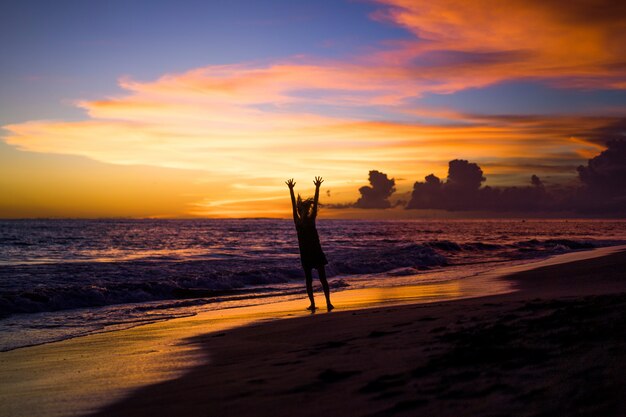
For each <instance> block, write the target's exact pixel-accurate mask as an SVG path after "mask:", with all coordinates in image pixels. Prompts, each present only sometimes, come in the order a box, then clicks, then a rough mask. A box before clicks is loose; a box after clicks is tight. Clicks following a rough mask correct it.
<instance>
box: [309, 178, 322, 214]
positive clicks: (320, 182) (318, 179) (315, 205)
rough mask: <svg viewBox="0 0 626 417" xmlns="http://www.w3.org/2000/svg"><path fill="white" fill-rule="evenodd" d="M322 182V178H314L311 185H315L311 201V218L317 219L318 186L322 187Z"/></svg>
mask: <svg viewBox="0 0 626 417" xmlns="http://www.w3.org/2000/svg"><path fill="white" fill-rule="evenodd" d="M323 182H324V180H323V179H322V177H315V181H313V184H315V198H314V199H313V213H311V214H312V215H313V218H316V217H317V203H318V201H319V199H320V185H322V183H323Z"/></svg>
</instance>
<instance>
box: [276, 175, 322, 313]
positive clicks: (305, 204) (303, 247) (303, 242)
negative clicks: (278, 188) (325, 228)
mask: <svg viewBox="0 0 626 417" xmlns="http://www.w3.org/2000/svg"><path fill="white" fill-rule="evenodd" d="M322 182H324V180H323V179H322V177H315V181H313V184H315V197H314V198H307V199H306V200H302V198H301V197H300V194H298V200H297V201H296V197H295V195H294V193H293V187H294V186H295V185H296V183H295V182H294V181H293V178H292V179H290V180H287V181H285V184H287V186H288V187H289V193H290V194H291V207H292V209H293V221H294V223H295V224H296V231H297V232H298V246H300V261H301V262H302V268H304V275H305V276H306V292H307V294H308V296H309V300H311V305H310V306H309V307H308V308H307V310H311V312H315V299H314V298H313V275H312V274H313V268H315V269H317V273H318V275H319V278H320V281H321V283H322V288H323V289H324V296H325V297H326V307H327V308H328V311H330V310H332V309H333V308H334V307H333V305H332V304H331V303H330V290H329V288H328V280H327V279H326V269H325V267H324V265H326V264H328V261H327V260H326V255H325V254H324V251H322V245H321V244H320V237H319V235H318V234H317V228H316V227H315V218H316V217H317V203H318V201H319V196H320V185H322Z"/></svg>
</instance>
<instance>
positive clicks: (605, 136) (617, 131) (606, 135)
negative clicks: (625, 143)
mask: <svg viewBox="0 0 626 417" xmlns="http://www.w3.org/2000/svg"><path fill="white" fill-rule="evenodd" d="M585 137H586V138H587V139H588V140H590V141H592V142H595V143H599V144H601V145H603V146H608V142H610V141H614V140H616V139H617V140H619V138H626V118H621V119H616V120H613V121H611V122H610V123H607V124H606V125H604V126H601V127H597V128H595V129H591V130H590V131H589V132H586V134H585Z"/></svg>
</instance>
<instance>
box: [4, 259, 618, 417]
mask: <svg viewBox="0 0 626 417" xmlns="http://www.w3.org/2000/svg"><path fill="white" fill-rule="evenodd" d="M608 252H609V251H606V250H605V251H604V252H602V251H596V252H587V253H578V254H570V255H566V256H564V257H560V258H557V260H556V261H555V260H551V261H547V262H543V263H541V264H539V267H538V266H537V265H535V267H536V268H537V269H533V270H530V271H525V272H518V273H515V274H513V275H508V276H507V277H506V278H504V279H502V278H500V277H501V275H502V271H499V272H497V273H494V274H492V276H482V277H475V278H474V279H468V280H462V281H461V282H450V283H444V284H440V285H439V286H430V287H428V286H415V287H413V288H412V289H406V288H402V289H398V288H396V289H370V290H361V292H359V291H345V292H343V293H337V294H335V299H334V302H335V304H336V305H337V306H338V309H337V311H334V312H332V313H330V314H325V313H324V314H319V313H318V314H315V315H312V316H311V315H304V314H305V313H303V312H302V303H303V301H301V300H299V301H298V302H286V303H278V304H274V305H273V306H272V307H270V308H268V307H264V308H263V309H260V310H259V308H258V307H250V308H247V309H246V308H244V309H233V310H232V311H223V312H221V313H219V315H215V314H213V315H211V314H208V315H200V316H198V317H194V318H188V319H179V320H172V321H168V322H164V323H156V324H152V325H148V326H141V327H138V328H135V329H130V330H126V331H120V332H113V333H106V334H100V335H93V336H88V337H82V338H77V339H73V340H69V341H64V342H60V343H52V344H48V345H44V346H37V347H31V348H25V349H18V350H16V351H12V352H5V353H2V354H0V364H1V365H2V367H1V368H0V369H1V375H0V376H1V377H2V378H1V379H0V414H2V415H16V416H17V415H80V414H84V413H88V412H93V414H95V415H102V416H116V415H119V416H126V415H128V416H135V415H146V416H148V415H150V416H171V415H189V416H200V415H202V416H207V415H215V416H228V415H232V416H246V415H254V416H264V415H272V416H282V415H285V416H287V415H289V416H291V415H304V416H308V415H320V414H326V415H350V416H353V415H359V416H360V415H417V414H424V415H433V416H448V415H449V416H458V415H490V416H491V415H493V416H495V415H503V416H504V415H529V416H530V415H538V416H539V415H590V416H591V415H594V416H599V415H603V416H610V415H616V416H617V415H626V414H624V408H625V407H624V406H623V404H622V403H623V401H622V399H624V398H626V397H625V396H624V394H626V388H625V387H626V377H625V376H624V375H626V374H625V373H624V371H625V370H626V369H624V368H625V367H626V365H625V364H626V362H625V361H624V359H625V356H626V349H625V348H626V331H625V330H626V272H624V271H626V254H625V253H624V252H618V253H614V254H609V255H605V254H606V253H608ZM599 255H605V256H602V257H599V258H593V256H599ZM583 258H589V259H583ZM581 259H582V260H581ZM570 261H571V262H570ZM559 262H567V263H559ZM541 265H543V266H541ZM525 268H528V267H525ZM506 272H508V273H511V272H512V271H511V270H508V271H506ZM481 293H482V294H485V293H487V294H492V295H488V296H483V297H479V298H469V299H468V298H463V297H472V296H474V297H475V296H476V295H478V294H481ZM493 294H496V295H493ZM459 298H461V299H459ZM441 300H454V301H441ZM424 301H430V303H426V304H425V303H423V302H424ZM415 302H419V303H420V304H415ZM381 303H382V304H383V306H382V307H380V305H381ZM407 303H413V304H407ZM372 305H379V307H375V308H363V307H371V306H372ZM358 308H360V309H358ZM277 318H289V319H288V320H277ZM80 358H83V359H82V362H81V360H80ZM79 371H80V372H79Z"/></svg>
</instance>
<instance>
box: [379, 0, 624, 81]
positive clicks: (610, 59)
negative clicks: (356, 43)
mask: <svg viewBox="0 0 626 417" xmlns="http://www.w3.org/2000/svg"><path fill="white" fill-rule="evenodd" d="M378 3H380V4H381V5H383V7H382V8H381V9H380V10H378V11H377V12H376V13H375V14H374V15H373V17H374V18H375V19H377V20H380V21H384V22H389V23H392V24H394V25H398V26H401V27H404V28H406V29H407V30H408V31H409V32H410V33H412V34H413V35H414V36H415V39H414V40H409V41H405V42H401V43H397V44H396V45H395V48H392V49H390V50H387V51H383V52H381V53H380V57H381V58H382V59H385V60H390V61H393V62H396V63H398V64H400V63H404V64H405V65H411V66H412V67H413V68H415V69H419V74H420V76H421V77H425V78H431V79H433V81H436V82H435V83H434V84H436V85H437V87H438V88H439V91H440V92H445V91H447V92H453V91H458V90H460V89H463V88H469V87H482V86H485V85H489V84H493V83H497V82H501V81H504V80H511V79H538V80H545V81H548V82H550V83H552V84H555V85H559V86H564V87H575V88H616V89H624V88H626V73H625V72H624V68H625V67H626V61H625V60H624V54H623V45H624V43H626V33H625V32H624V30H623V25H624V17H625V16H626V6H624V4H623V2H616V1H611V0H603V1H602V0H601V1H599V2H595V1H585V0H581V1H569V2H566V1H563V0H548V1H545V0H530V1H529V0H511V1H507V2H506V4H504V3H498V2H493V1H491V0H477V1H473V2H466V1H463V0H441V1H436V2H432V1H414V0H378ZM435 74H440V76H439V77H437V76H436V75H435Z"/></svg>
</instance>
